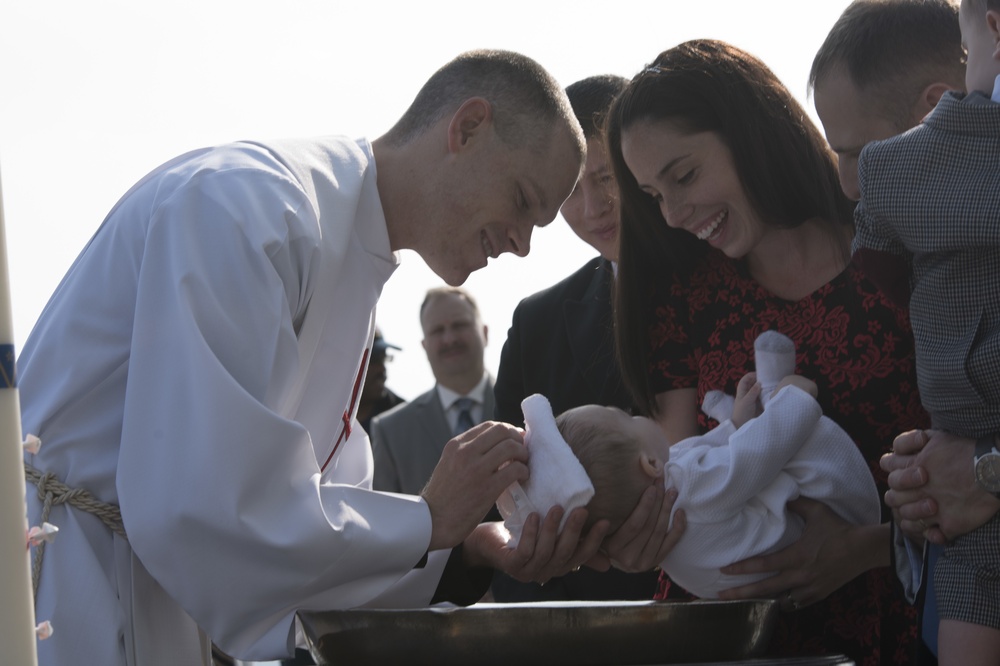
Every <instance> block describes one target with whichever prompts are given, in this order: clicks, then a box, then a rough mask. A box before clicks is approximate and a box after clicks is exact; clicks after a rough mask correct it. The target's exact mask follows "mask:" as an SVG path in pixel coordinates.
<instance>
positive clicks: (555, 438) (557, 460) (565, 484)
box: [497, 393, 594, 548]
mask: <svg viewBox="0 0 1000 666" xmlns="http://www.w3.org/2000/svg"><path fill="white" fill-rule="evenodd" d="M521 411H522V412H524V429H525V433H524V444H525V446H527V447H528V473H529V476H528V480H527V481H525V482H524V483H523V484H521V483H512V484H511V485H510V487H509V488H507V489H506V490H505V491H504V492H503V493H502V494H501V495H500V497H499V499H497V509H498V510H499V511H500V515H501V516H503V519H504V526H505V527H506V528H507V531H509V532H510V536H511V538H510V542H509V543H508V545H509V546H510V547H511V548H513V547H515V546H517V543H518V541H519V540H520V538H521V530H522V528H523V527H524V521H525V520H527V519H528V516H529V515H530V514H531V513H538V514H539V517H541V518H545V515H546V514H547V513H548V512H549V509H551V508H552V507H554V506H561V507H563V509H565V510H566V513H565V514H564V515H563V519H562V523H561V524H560V525H559V529H560V531H561V530H562V529H563V527H565V526H566V520H567V518H568V517H569V514H570V512H571V511H572V510H573V509H576V508H577V507H581V506H586V505H587V503H588V502H589V501H590V499H591V498H592V497H593V496H594V484H592V483H591V482H590V477H588V476H587V471H586V470H585V469H584V468H583V465H581V464H580V461H579V460H578V459H577V457H576V455H575V454H574V453H573V450H572V449H571V448H570V447H569V444H567V443H566V440H565V439H563V437H562V435H561V434H560V433H559V428H558V427H557V426H556V419H555V417H554V416H553V415H552V406H551V405H550V404H549V401H548V399H547V398H546V397H545V396H543V395H539V394H537V393H536V394H534V395H530V396H528V397H527V398H525V399H524V400H523V401H521Z"/></svg>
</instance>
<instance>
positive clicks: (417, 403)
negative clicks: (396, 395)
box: [369, 378, 494, 495]
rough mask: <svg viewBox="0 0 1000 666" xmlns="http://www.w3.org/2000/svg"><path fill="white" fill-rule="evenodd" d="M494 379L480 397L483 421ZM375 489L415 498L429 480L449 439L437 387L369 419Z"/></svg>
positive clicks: (489, 407)
mask: <svg viewBox="0 0 1000 666" xmlns="http://www.w3.org/2000/svg"><path fill="white" fill-rule="evenodd" d="M493 410H494V405H493V379H492V378H490V380H489V381H488V383H487V385H486V391H485V394H484V396H483V418H484V420H489V419H491V418H493ZM369 435H370V436H371V441H372V454H373V455H374V457H375V478H374V480H373V487H374V489H375V490H387V491H391V492H395V493H406V494H409V495H416V494H418V493H420V491H421V490H423V488H424V486H425V485H426V484H427V481H428V480H429V479H430V478H431V473H432V472H433V471H434V467H435V466H437V463H438V460H439V459H440V458H441V451H442V450H444V445H445V444H446V443H447V442H448V440H449V439H451V437H452V433H451V429H450V428H449V427H448V419H447V418H445V415H444V409H443V408H442V407H441V401H440V400H439V399H438V392H437V387H434V388H432V389H431V390H430V391H427V392H426V393H422V394H421V395H419V396H417V397H416V398H414V399H413V400H411V401H410V402H408V403H406V404H403V405H399V406H397V407H394V408H392V409H390V410H389V411H387V412H384V413H382V414H379V415H377V416H376V417H375V418H374V419H372V425H371V432H370V433H369Z"/></svg>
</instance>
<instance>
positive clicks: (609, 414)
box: [566, 405, 670, 462]
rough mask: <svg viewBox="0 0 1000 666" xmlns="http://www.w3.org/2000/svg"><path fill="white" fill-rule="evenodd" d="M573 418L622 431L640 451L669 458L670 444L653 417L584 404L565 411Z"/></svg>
mask: <svg viewBox="0 0 1000 666" xmlns="http://www.w3.org/2000/svg"><path fill="white" fill-rule="evenodd" d="M566 414H567V415H572V418H573V420H575V421H580V422H582V423H587V424H590V423H593V424H595V425H597V426H603V427H604V428H613V429H615V430H617V431H619V432H621V433H623V434H624V435H625V436H626V437H627V438H629V439H633V440H635V441H637V442H639V447H640V449H641V452H642V453H645V454H646V455H648V456H650V457H653V458H656V459H657V460H660V461H661V462H666V461H667V460H668V459H669V458H670V444H669V442H668V441H667V436H666V435H665V434H664V433H663V430H661V429H660V426H659V425H658V424H657V423H656V421H654V420H653V419H648V418H646V417H645V416H630V415H629V414H627V413H626V412H624V411H622V410H621V409H618V408H617V407H602V406H600V405H584V406H583V407H576V408H574V409H571V410H569V411H568V412H566Z"/></svg>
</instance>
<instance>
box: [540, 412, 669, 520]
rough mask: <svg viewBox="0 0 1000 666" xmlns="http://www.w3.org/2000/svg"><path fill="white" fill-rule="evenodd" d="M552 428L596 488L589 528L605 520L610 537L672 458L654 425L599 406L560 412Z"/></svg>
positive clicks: (588, 505)
mask: <svg viewBox="0 0 1000 666" xmlns="http://www.w3.org/2000/svg"><path fill="white" fill-rule="evenodd" d="M556 425H557V426H558V428H559V433H560V434H561V435H562V436H563V439H565V440H566V443H567V444H569V446H570V448H571V449H573V453H574V454H576V457H577V458H578V459H579V460H580V463H581V464H582V465H583V468H584V469H585V470H586V471H587V475H588V476H589V477H590V481H591V483H593V484H594V497H593V499H591V500H590V503H589V504H587V511H588V512H589V516H588V518H587V528H588V529H589V527H590V525H592V524H593V523H596V522H597V521H598V520H603V519H607V520H609V521H610V522H611V532H614V531H615V530H617V529H618V528H619V527H620V526H621V524H622V523H623V522H624V521H625V519H626V518H627V517H628V516H629V515H630V514H631V513H632V510H633V509H635V506H636V504H637V503H638V502H639V498H640V497H641V496H642V493H643V491H645V490H646V488H648V487H649V486H650V484H651V483H653V482H654V481H655V480H657V479H659V477H660V476H662V474H663V465H664V463H665V462H666V461H667V458H668V457H669V455H670V446H669V444H668V443H667V439H666V437H665V436H664V434H663V431H662V430H660V427H659V426H658V425H657V424H656V422H655V421H653V420H652V419H648V418H645V417H642V416H629V415H628V414H626V413H625V412H623V411H622V410H620V409H618V408H616V407H601V406H599V405H584V406H583V407H576V408H574V409H570V410H568V411H566V412H563V413H562V414H560V415H559V417H558V418H557V419H556Z"/></svg>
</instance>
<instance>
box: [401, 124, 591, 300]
mask: <svg viewBox="0 0 1000 666" xmlns="http://www.w3.org/2000/svg"><path fill="white" fill-rule="evenodd" d="M545 143H546V145H542V146H539V145H525V146H512V145H510V144H508V143H505V142H504V141H503V140H502V139H501V138H500V137H498V136H497V134H496V132H495V131H493V130H492V129H491V130H489V131H488V132H482V133H480V134H479V135H477V136H476V137H475V139H474V141H470V144H469V145H468V146H467V147H466V148H465V149H463V150H462V151H460V152H458V153H456V154H455V155H454V156H451V157H450V159H449V163H448V164H447V166H446V169H447V174H446V177H447V182H444V184H443V186H442V187H441V188H440V197H439V199H440V204H439V205H438V206H437V212H436V214H435V215H434V216H433V217H434V218H435V219H429V220H426V227H425V228H426V235H425V239H424V241H423V242H422V243H421V246H422V247H421V248H420V249H419V250H418V253H419V254H420V255H421V257H423V259H424V261H425V262H427V265H428V266H429V267H430V268H431V270H433V271H434V272H435V273H437V274H438V276H440V277H441V279H443V280H444V281H445V282H446V283H448V284H450V285H452V286H457V285H460V284H462V283H463V282H465V280H466V279H467V278H468V277H469V274H470V273H472V272H473V271H476V270H479V269H480V268H483V267H485V266H486V264H487V263H488V261H489V260H490V259H496V258H497V257H499V256H500V255H501V254H503V253H505V252H510V253H513V254H516V255H517V256H519V257H523V256H526V255H527V254H528V251H529V249H530V243H531V232H532V230H533V229H534V228H535V227H543V226H545V225H547V224H548V223H549V222H551V221H552V220H553V219H554V218H555V216H556V213H557V212H558V210H559V207H560V206H561V205H562V203H563V201H565V200H566V198H567V197H568V196H569V194H570V192H572V190H573V187H574V185H575V184H576V180H577V178H578V176H579V175H580V168H581V160H580V158H579V156H578V154H577V151H576V149H575V143H574V142H573V140H572V138H571V136H570V135H569V133H568V132H567V131H566V130H563V129H559V131H558V133H557V134H555V135H554V136H550V137H548V138H547V140H546V141H545Z"/></svg>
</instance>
